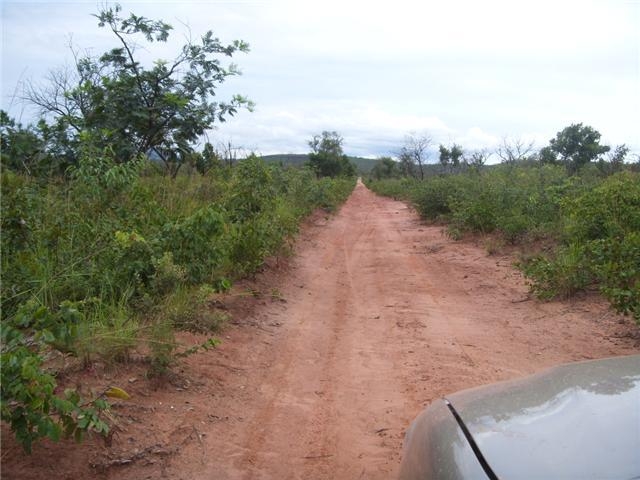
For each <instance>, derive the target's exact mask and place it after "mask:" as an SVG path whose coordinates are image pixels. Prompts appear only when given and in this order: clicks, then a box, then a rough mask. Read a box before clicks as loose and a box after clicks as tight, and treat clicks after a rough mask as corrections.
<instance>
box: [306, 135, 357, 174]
mask: <svg viewBox="0 0 640 480" xmlns="http://www.w3.org/2000/svg"><path fill="white" fill-rule="evenodd" d="M343 141H344V140H343V138H342V137H341V136H340V135H339V134H338V132H329V131H323V132H322V134H321V135H314V137H313V138H312V139H311V140H310V141H309V146H310V147H311V153H309V166H310V167H311V168H312V169H313V170H314V171H315V172H316V174H317V175H318V177H331V178H333V177H339V176H345V177H351V176H354V175H355V174H356V169H355V167H354V166H353V164H351V162H350V161H349V157H347V156H346V155H345V154H344V152H343V151H342V143H343Z"/></svg>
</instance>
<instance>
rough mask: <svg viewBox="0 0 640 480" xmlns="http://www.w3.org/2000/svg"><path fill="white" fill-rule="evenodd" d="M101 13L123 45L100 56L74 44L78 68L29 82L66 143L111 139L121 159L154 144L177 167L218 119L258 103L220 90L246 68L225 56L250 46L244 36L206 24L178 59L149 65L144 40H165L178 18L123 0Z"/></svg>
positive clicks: (104, 143) (101, 21) (30, 94)
mask: <svg viewBox="0 0 640 480" xmlns="http://www.w3.org/2000/svg"><path fill="white" fill-rule="evenodd" d="M95 17H96V18H97V20H98V26H99V27H100V28H106V29H108V30H110V31H111V33H112V34H113V36H114V37H115V40H116V41H117V46H115V47H114V48H112V49H111V50H109V51H108V52H105V53H104V54H102V55H101V56H99V57H93V56H90V55H89V54H80V53H79V51H77V50H74V49H72V52H73V55H74V60H75V62H74V68H73V69H72V70H59V71H56V72H52V73H51V74H50V76H49V82H48V84H47V85H45V86H44V87H39V86H36V85H33V84H30V85H29V87H28V89H27V92H26V96H27V99H28V100H30V101H31V102H33V103H35V104H36V105H38V106H39V107H40V108H41V110H42V112H43V114H45V115H47V116H52V117H53V119H54V125H55V126H56V129H57V131H59V132H60V133H62V134H63V137H64V142H62V143H66V144H69V145H71V146H77V145H78V143H80V142H82V141H89V142H90V143H91V144H92V145H93V146H95V147H98V148H107V147H108V148H109V149H111V150H112V151H113V154H114V157H115V158H116V159H117V161H119V162H126V161H129V160H131V159H133V158H136V157H138V156H140V155H141V154H147V155H148V154H149V153H150V152H151V151H153V152H154V154H155V155H157V156H158V157H160V158H161V159H162V161H163V162H164V163H165V165H167V166H170V165H173V166H174V168H172V169H171V170H172V171H177V168H176V167H175V165H181V164H183V163H185V162H186V161H187V159H188V158H189V155H190V153H191V152H192V151H193V147H194V145H195V143H196V142H197V141H198V139H199V138H200V137H201V136H202V135H203V134H204V133H205V132H206V130H207V129H209V128H211V127H212V126H213V124H214V123H215V122H223V121H225V119H226V118H227V117H228V116H229V115H234V114H235V113H236V112H237V111H238V109H239V108H241V107H248V108H249V109H250V108H251V107H252V103H251V102H250V101H249V100H247V99H246V98H245V97H243V96H240V95H235V96H233V97H232V98H231V99H230V100H228V101H220V100H217V99H216V98H215V97H216V90H217V88H218V87H219V86H220V84H222V83H223V82H224V81H225V80H226V79H227V78H228V77H230V76H234V75H238V74H239V73H240V72H239V70H238V69H237V67H235V65H233V64H229V65H227V66H225V65H223V63H222V61H221V58H220V57H232V56H233V55H234V54H235V53H236V52H247V51H248V49H249V46H248V44H246V43H245V42H243V41H239V40H236V41H234V42H232V43H230V44H228V45H225V44H223V43H222V42H221V41H220V40H219V39H218V38H217V37H215V36H214V34H213V32H212V31H207V32H206V33H205V34H204V35H202V36H201V37H200V38H199V39H198V40H197V41H196V40H191V39H190V38H189V39H188V40H187V41H186V43H185V44H184V45H183V46H182V48H181V49H180V53H179V54H178V55H177V56H176V57H175V58H174V59H173V60H170V61H167V60H162V59H158V60H155V61H154V62H153V63H152V64H150V65H145V64H143V62H142V60H141V59H140V58H139V55H138V54H137V47H138V43H137V42H140V41H144V42H147V43H153V42H166V41H167V39H168V38H169V35H170V32H171V30H172V27H171V25H169V24H167V23H165V22H163V21H161V20H158V21H156V20H151V19H148V18H145V17H141V16H137V15H135V14H133V13H131V14H130V15H129V16H128V17H125V16H122V15H121V7H120V6H119V5H115V6H113V7H105V8H103V9H102V10H100V11H99V13H98V14H96V15H95ZM178 168H179V167H178Z"/></svg>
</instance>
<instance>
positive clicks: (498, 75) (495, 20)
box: [2, 0, 640, 155]
mask: <svg viewBox="0 0 640 480" xmlns="http://www.w3.org/2000/svg"><path fill="white" fill-rule="evenodd" d="M121 3H122V4H123V10H124V11H125V12H128V11H134V12H136V13H138V14H142V15H146V16H149V17H152V18H162V19H164V20H166V21H168V22H169V23H172V24H173V25H174V26H175V27H176V28H175V32H174V38H175V40H176V42H181V41H182V39H183V37H182V32H183V31H184V29H183V28H182V25H181V23H180V22H181V21H182V22H185V23H187V24H188V25H189V26H190V28H191V31H192V33H193V34H194V35H197V34H199V33H202V32H204V31H205V30H207V29H213V30H214V31H215V33H216V34H217V35H219V36H220V38H221V39H222V40H223V41H230V40H233V39H236V38H242V39H245V40H247V41H249V43H250V44H251V46H252V51H251V53H249V54H248V55H246V56H245V55H240V56H238V57H237V58H234V61H235V62H237V63H238V64H239V66H240V68H241V70H242V71H243V72H244V75H243V76H242V77H238V78H232V79H230V80H229V82H228V83H227V84H225V85H224V86H223V87H222V88H221V89H220V90H219V94H220V98H223V99H224V98H227V97H228V95H230V94H233V93H243V94H246V95H247V96H249V97H250V98H251V99H253V100H255V101H256V103H257V109H256V112H255V113H253V114H250V113H246V112H241V113H240V114H239V115H238V117H237V118H234V119H231V120H230V121H229V122H228V123H226V124H223V125H220V127H219V129H218V130H217V131H216V132H213V133H212V136H226V137H232V138H233V141H234V142H235V143H237V144H241V145H244V146H246V147H247V148H250V149H252V150H258V151H261V152H263V153H274V152H277V151H286V152H305V151H307V150H308V147H307V144H306V141H307V140H308V139H309V138H310V137H311V135H313V134H316V133H319V132H320V131H322V130H325V129H328V130H337V131H339V132H340V133H341V134H342V135H343V136H344V137H345V149H346V150H347V151H348V152H349V153H353V154H358V155H382V154H389V153H392V152H393V151H397V150H398V148H399V147H400V146H401V143H402V139H403V137H404V135H405V134H406V133H407V132H409V131H425V130H426V131H428V132H429V133H430V134H431V136H432V137H433V138H434V140H435V141H436V142H449V141H457V142H458V143H462V144H463V146H464V147H465V148H468V149H474V148H483V147H490V146H491V145H493V144H495V143H496V142H497V141H499V139H500V138H501V137H502V136H504V135H509V136H512V137H517V138H534V139H536V141H537V142H539V143H540V144H544V143H546V142H548V140H549V139H550V138H552V137H553V136H554V135H555V133H556V132H557V131H559V130H561V129H562V128H564V127H565V126H567V125H568V124H569V123H572V122H583V123H586V124H590V125H592V126H593V127H594V128H596V129H598V130H599V131H600V132H601V133H602V135H603V140H606V141H610V142H612V143H623V142H624V143H627V144H631V145H632V147H633V148H635V149H636V150H638V151H640V138H638V135H639V133H638V132H640V121H639V120H638V115H637V112H638V111H640V85H639V84H640V59H639V56H638V48H639V45H640V34H639V29H638V25H640V3H638V2H637V1H631V2H629V1H624V0H611V1H603V0H583V1H575V0H564V1H557V0H539V1H537V2H513V1H498V0H487V1H483V2H477V1H461V0H452V1H447V2H417V1H409V0H395V1H394V2H391V3H390V2H377V1H367V2H365V1H359V0H358V1H348V2H345V1H344V0H341V1H338V0H328V1H324V2H319V1H313V2H298V1H293V0H291V1H285V0H273V1H252V2H227V1H210V2H201V1H198V2H195V1H194V2H191V1H181V2H178V1H177V0H173V1H171V0H168V1H165V0H154V1H152V0H147V1H136V2H124V1H122V2H121ZM95 10H96V3H95V0H84V1H82V0H76V1H75V2H73V3H65V2H43V1H41V0H40V1H38V2H30V1H24V2H15V1H11V0H9V1H5V2H4V3H3V5H2V24H3V46H2V49H3V50H2V62H3V69H2V81H3V85H2V94H3V98H2V103H3V105H7V103H8V99H9V97H10V96H11V94H12V93H13V91H14V88H15V84H16V82H17V81H18V79H19V78H20V76H21V75H23V72H25V71H26V75H27V76H29V75H31V76H33V77H34V78H39V77H42V76H43V74H44V72H46V71H47V69H49V68H51V67H53V66H55V65H60V64H62V63H64V61H65V59H68V58H69V55H68V51H67V49H66V41H67V40H66V39H67V35H68V33H71V32H73V36H74V40H75V42H76V43H77V44H78V45H82V46H91V47H95V49H96V51H97V52H100V51H102V50H104V49H106V48H107V46H108V45H111V43H110V41H109V36H108V33H107V32H105V31H104V30H100V29H97V28H96V21H95V19H94V18H92V17H91V16H90V14H91V13H93V12H95ZM177 45H178V43H175V44H173V47H174V48H175V47H176V46H177ZM161 49H162V50H161V52H160V53H159V55H161V56H169V50H170V49H166V47H164V46H161ZM467 143H468V145H465V144H467ZM350 149H353V150H352V151H351V150H350Z"/></svg>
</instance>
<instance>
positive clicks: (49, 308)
mask: <svg viewBox="0 0 640 480" xmlns="http://www.w3.org/2000/svg"><path fill="white" fill-rule="evenodd" d="M91 154H92V155H94V156H93V157H92V156H91V155H90V153H89V152H85V153H84V154H83V155H84V156H83V157H82V158H81V159H80V161H79V163H78V166H77V167H75V168H74V169H73V171H72V172H71V174H70V176H69V178H68V179H67V180H65V181H59V180H50V181H48V182H42V181H41V180H39V181H36V180H34V179H32V178H29V177H26V176H24V175H19V174H16V173H14V172H12V171H10V170H4V171H3V172H2V194H3V198H2V202H1V205H0V206H1V208H2V232H3V234H2V236H1V238H0V241H1V244H2V256H1V262H2V280H3V281H2V283H1V284H0V290H1V302H2V303H1V307H2V332H3V347H2V364H3V369H2V399H1V401H2V418H3V419H6V420H7V421H8V422H9V423H10V424H11V425H12V428H13V429H14V430H15V431H16V434H17V435H18V436H19V439H20V441H22V442H23V444H24V445H25V448H29V447H30V445H31V443H32V442H33V441H35V440H37V439H38V438H41V437H45V436H46V437H49V438H52V439H57V438H59V437H60V432H63V433H64V432H67V433H70V434H72V435H77V436H80V435H81V434H82V433H83V432H85V431H89V430H95V431H98V432H101V433H105V432H106V428H107V427H106V426H105V425H104V424H103V423H100V422H99V421H98V420H99V418H100V417H99V413H100V411H101V407H103V406H106V403H103V400H102V399H100V398H99V399H97V400H95V401H93V400H92V401H91V402H89V403H86V402H85V403H82V401H81V400H80V399H79V397H77V393H73V392H69V393H68V395H66V396H64V397H59V398H58V397H57V396H56V395H54V391H55V389H56V381H55V375H54V374H53V373H47V372H46V369H45V362H44V360H43V358H44V357H43V352H46V351H48V350H52V349H54V350H59V351H62V352H65V353H66V354H69V355H73V356H76V357H78V359H80V360H81V361H82V362H84V363H85V364H86V363H89V362H92V361H94V360H96V359H100V360H102V361H105V362H109V363H112V362H119V361H122V360H126V358H127V357H128V354H129V352H130V351H131V349H133V348H135V347H136V346H137V345H138V344H139V343H140V342H146V343H148V344H149V346H150V355H149V360H150V368H151V370H152V372H153V373H162V372H164V371H166V369H167V368H169V367H170V366H171V364H172V362H173V359H174V358H175V357H176V356H180V355H183V354H185V355H186V354H189V353H188V352H191V351H192V350H193V349H192V348H191V347H185V348H180V347H179V346H178V345H177V344H176V342H175V339H174V334H173V333H174V329H175V328H181V329H188V330H194V331H201V332H211V331H214V330H216V329H217V328H218V327H219V326H220V325H221V324H223V323H224V322H225V321H226V316H225V315H223V314H220V312H217V311H215V310H212V309H210V308H208V303H207V302H208V300H207V299H208V297H209V294H210V293H211V291H212V290H213V288H214V287H211V286H210V285H213V286H215V288H216V289H218V290H226V289H228V288H229V287H230V284H231V282H232V281H233V280H235V279H238V278H240V277H241V276H243V275H247V274H250V273H252V272H254V271H256V270H257V269H259V268H260V267H261V265H262V263H263V262H264V260H265V257H267V256H269V255H273V254H274V253H277V252H278V250H279V249H280V248H282V246H283V244H285V243H286V241H287V239H288V238H290V237H291V235H293V234H294V233H295V232H296V230H297V228H298V224H299V222H300V220H301V219H302V217H303V216H304V215H306V214H308V213H309V212H311V211H312V210H313V209H314V208H319V207H320V208H325V209H335V208H336V207H337V205H339V204H340V203H341V202H342V201H344V199H346V197H347V196H348V195H349V193H350V192H351V190H352V189H353V186H354V179H329V178H323V179H321V180H317V179H316V178H315V175H314V174H313V173H312V172H310V171H308V170H285V169H282V168H280V167H273V166H268V165H266V164H265V163H264V162H262V161H261V160H259V159H257V158H250V159H248V160H246V161H243V162H240V163H239V164H238V165H237V166H236V167H234V168H233V169H231V170H230V171H226V170H225V171H219V172H217V174H214V172H209V174H207V175H205V176H202V175H199V174H198V175H182V176H178V177H177V178H176V179H175V180H170V179H168V178H166V177H163V176H159V175H157V174H153V173H152V172H150V171H148V169H147V167H146V166H145V165H144V164H143V163H137V162H130V163H127V164H126V165H124V164H118V163H117V162H115V161H114V159H113V155H112V154H111V153H110V152H109V151H108V150H107V151H97V152H96V151H93V152H91ZM143 172H144V175H143ZM36 340H37V341H36ZM34 341H36V342H35V343H33V342H34ZM213 343H215V342H213ZM211 346H213V344H212V343H207V345H204V344H203V345H200V346H196V347H197V348H196V350H201V349H203V348H209V347H211ZM194 348H195V347H194ZM196 350H194V351H196ZM5 365H6V366H7V367H6V368H5ZM61 402H62V403H61ZM64 402H71V403H64ZM92 402H93V403H92ZM14 407H15V408H14ZM99 407H100V408H99ZM74 419H75V420H74ZM72 420H73V422H75V423H73V422H72ZM60 422H62V423H60ZM56 425H57V426H56ZM72 427H73V428H72ZM60 429H62V430H60ZM78 429H79V430H78Z"/></svg>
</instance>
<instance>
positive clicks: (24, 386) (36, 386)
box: [0, 305, 109, 453]
mask: <svg viewBox="0 0 640 480" xmlns="http://www.w3.org/2000/svg"><path fill="white" fill-rule="evenodd" d="M33 307H34V305H31V306H29V307H25V308H23V309H22V310H21V311H20V314H19V315H17V316H16V318H15V323H14V324H12V323H11V322H3V325H2V360H1V361H2V373H1V375H2V381H1V396H0V412H1V418H2V420H3V421H5V422H7V423H8V424H9V425H10V426H11V429H12V430H13V431H14V432H15V436H16V439H17V440H18V442H20V443H21V444H22V446H23V448H24V449H25V451H27V452H28V453H30V452H31V448H32V445H33V443H34V442H35V441H37V440H39V439H41V438H49V439H51V440H54V441H58V440H59V439H60V438H62V437H71V438H74V439H76V441H80V440H82V437H83V435H84V434H85V433H86V432H96V433H98V434H101V435H106V434H108V432H109V426H108V425H107V423H105V421H104V420H103V419H102V417H101V413H102V412H103V411H104V410H106V409H107V408H108V404H107V402H106V399H105V396H106V393H107V392H106V391H105V392H104V393H102V394H100V395H99V396H97V397H95V398H94V399H92V400H89V401H83V400H82V399H81V398H80V395H79V393H78V392H77V391H76V390H73V389H67V390H65V391H64V394H63V395H62V396H59V395H57V394H56V391H55V390H56V381H55V378H54V376H53V375H52V374H51V373H48V372H46V371H45V369H44V367H43V357H42V354H41V352H42V351H44V349H45V347H46V345H47V344H51V345H54V344H55V343H56V342H59V343H61V344H66V343H68V341H69V338H68V336H69V335H70V331H69V329H68V328H67V327H66V326H65V322H66V321H68V319H66V320H65V319H64V318H63V316H64V315H54V314H52V313H51V312H49V311H48V310H47V309H46V308H45V307H37V308H33ZM71 324H73V322H71ZM27 333H29V334H27Z"/></svg>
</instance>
